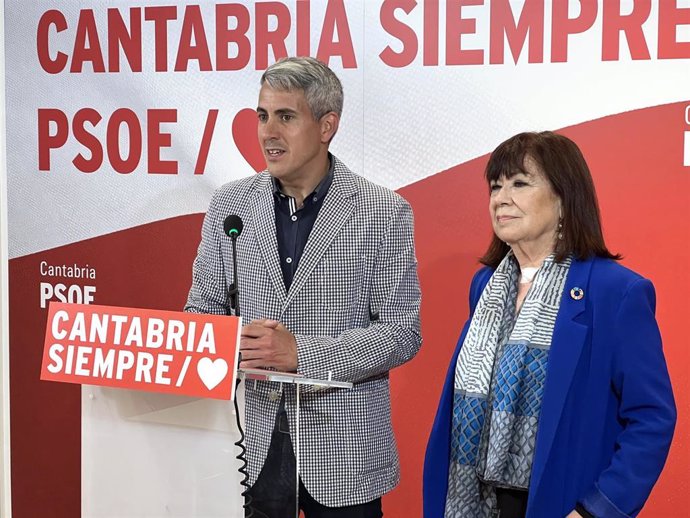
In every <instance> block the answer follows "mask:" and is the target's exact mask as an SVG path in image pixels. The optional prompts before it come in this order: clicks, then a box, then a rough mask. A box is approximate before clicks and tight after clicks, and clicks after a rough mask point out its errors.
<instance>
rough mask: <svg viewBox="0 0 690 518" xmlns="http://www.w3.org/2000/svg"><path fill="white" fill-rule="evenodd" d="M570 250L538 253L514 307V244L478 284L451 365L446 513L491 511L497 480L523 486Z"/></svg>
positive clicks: (463, 517)
mask: <svg viewBox="0 0 690 518" xmlns="http://www.w3.org/2000/svg"><path fill="white" fill-rule="evenodd" d="M570 263H571V258H570V257H569V258H567V259H566V260H565V261H563V262H561V263H557V262H555V261H554V257H553V256H549V257H548V258H546V259H545V260H544V263H543V264H542V266H541V268H540V269H539V272H538V273H537V275H536V277H535V279H534V281H533V283H532V286H531V288H530V290H529V292H528V293H527V296H526V297H525V299H524V302H523V304H522V307H521V309H520V312H519V313H518V314H517V315H516V314H515V307H516V301H517V287H518V277H519V275H520V269H519V266H518V264H517V260H516V259H515V257H514V256H513V254H512V252H510V253H508V255H506V257H505V258H504V259H503V261H501V264H500V265H499V266H498V268H497V269H496V271H495V272H494V274H493V275H492V277H491V279H490V280H489V283H488V284H487V285H486V288H484V291H483V292H482V295H481V297H480V299H479V302H478V304H477V307H476V309H475V312H474V316H473V317H472V321H471V322H470V327H469V329H468V331H467V335H466V336H465V341H464V342H463V345H462V348H461V350H460V354H459V355H458V361H457V365H456V369H455V391H454V399H453V420H452V430H451V462H450V469H449V473H448V494H447V496H446V512H445V518H489V517H490V516H492V512H493V511H495V508H496V496H495V490H494V488H495V487H503V488H511V489H527V488H528V486H529V478H530V474H531V472H532V460H533V457H534V447H535V442H536V435H537V422H538V418H539V411H540V410H541V402H542V396H543V393H544V383H545V381H546V368H547V364H548V357H549V348H550V346H551V337H552V335H553V328H554V324H555V322H556V315H557V313H558V309H559V307H560V300H561V295H562V293H563V287H564V286H565V279H566V276H567V274H568V270H569V268H570Z"/></svg>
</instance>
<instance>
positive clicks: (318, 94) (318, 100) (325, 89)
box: [261, 57, 343, 120]
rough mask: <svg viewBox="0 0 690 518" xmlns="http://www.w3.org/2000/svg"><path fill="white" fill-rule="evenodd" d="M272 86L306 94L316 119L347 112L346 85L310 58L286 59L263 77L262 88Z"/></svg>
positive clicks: (269, 68)
mask: <svg viewBox="0 0 690 518" xmlns="http://www.w3.org/2000/svg"><path fill="white" fill-rule="evenodd" d="M264 84H268V86H270V87H271V88H273V89H275V90H281V91H288V92H290V91H292V90H302V91H304V97H305V98H306V100H307V104H308V105H309V108H310V109H311V114H312V115H313V116H314V119H316V120H319V119H320V118H321V117H323V116H324V115H326V114H327V113H328V112H335V113H337V114H338V116H340V115H341V114H342V112H343V85H342V84H341V83H340V79H338V76H336V75H335V74H334V73H333V71H332V70H331V69H330V68H328V67H327V66H326V65H324V64H323V63H321V61H319V60H317V59H314V58H309V57H300V58H283V59H281V60H280V61H277V62H276V63H274V64H273V65H271V66H270V67H268V68H267V69H266V71H265V72H264V73H263V75H262V76H261V86H263V85H264Z"/></svg>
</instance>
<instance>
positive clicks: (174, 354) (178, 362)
mask: <svg viewBox="0 0 690 518" xmlns="http://www.w3.org/2000/svg"><path fill="white" fill-rule="evenodd" d="M240 329H241V319H240V318H237V317H230V316H219V315H200V314H195V313H184V312H179V311H160V310H150V309H136V308H121V307H112V306H98V305H83V304H65V303H61V302H51V303H50V307H49V308H48V322H47V324H46V337H45V344H44V348H43V363H42V366H41V379H42V380H49V381H61V382H66V383H79V384H85V385H103V386H107V387H115V388H126V389H134V390H146V391H152V392H166V393H171V394H178V395H185V396H192V397H203V398H214V399H233V398H234V397H235V383H234V380H235V377H236V376H237V363H238V355H239V337H240Z"/></svg>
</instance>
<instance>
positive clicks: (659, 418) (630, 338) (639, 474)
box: [581, 278, 676, 518]
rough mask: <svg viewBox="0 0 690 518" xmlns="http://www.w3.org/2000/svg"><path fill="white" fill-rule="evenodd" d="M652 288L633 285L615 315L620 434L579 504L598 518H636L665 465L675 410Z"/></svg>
mask: <svg viewBox="0 0 690 518" xmlns="http://www.w3.org/2000/svg"><path fill="white" fill-rule="evenodd" d="M654 309H655V295H654V287H653V286H652V283H651V282H649V281H648V280H646V279H643V278H638V279H636V280H635V281H633V282H632V283H631V284H630V286H629V288H628V290H627V293H626V294H625V296H624V297H623V299H622V301H621V304H620V307H619V309H618V312H617V315H616V317H615V321H614V323H613V325H614V327H613V331H614V333H615V334H614V336H615V340H616V343H615V344H614V347H615V353H614V354H615V357H614V367H613V373H612V375H613V379H612V382H613V390H615V391H616V393H617V394H618V397H619V401H620V403H619V409H618V417H619V419H620V420H621V422H622V423H624V425H623V431H622V432H621V433H620V434H619V436H618V438H617V448H616V453H615V454H614V456H613V458H612V460H611V463H610V465H609V466H608V467H607V468H606V469H605V470H604V471H603V472H602V473H601V475H600V476H599V478H598V480H597V481H596V482H595V484H594V485H593V487H591V488H590V490H589V491H588V492H587V494H586V495H585V497H584V498H583V499H582V501H581V503H582V505H583V506H584V507H585V509H587V510H588V511H589V512H591V513H592V514H593V515H594V516H596V517H597V518H627V517H629V516H636V515H637V513H638V512H639V511H640V509H641V508H642V506H643V505H644V502H645V501H646V499H647V497H648V496H649V494H650V492H651V490H652V487H653V486H654V483H655V482H656V480H657V478H658V477H659V475H660V473H661V470H662V468H663V466H664V463H665V461H666V456H667V455H668V450H669V447H670V444H671V439H672V437H673V430H674V427H675V422H676V408H675V403H674V399H673V392H672V389H671V382H670V379H669V375H668V370H667V368H666V361H665V359H664V354H663V352H662V347H661V336H660V334H659V329H658V327H657V323H656V319H655V317H654Z"/></svg>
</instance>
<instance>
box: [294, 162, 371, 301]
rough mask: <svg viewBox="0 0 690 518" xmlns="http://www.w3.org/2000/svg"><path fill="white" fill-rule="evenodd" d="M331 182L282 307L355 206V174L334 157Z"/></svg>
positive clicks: (299, 286)
mask: <svg viewBox="0 0 690 518" xmlns="http://www.w3.org/2000/svg"><path fill="white" fill-rule="evenodd" d="M334 160H336V163H335V170H334V176H333V183H332V184H331V187H330V188H329V190H328V193H327V194H326V199H325V200H324V201H323V205H322V206H321V209H320V210H319V214H318V216H317V217H316V221H315V222H314V227H313V228H312V230H311V233H310V234H309V239H308V241H307V245H306V246H305V247H304V252H303V254H302V258H301V259H300V262H299V265H298V266H297V271H296V272H295V277H294V279H293V280H292V285H291V286H290V291H289V292H288V294H287V299H286V300H285V304H284V306H283V307H287V305H288V304H290V303H291V302H292V300H293V299H294V298H295V296H296V295H297V293H299V291H300V290H301V289H302V288H303V287H304V285H305V284H306V282H307V280H308V279H309V276H310V275H311V273H312V272H313V271H314V268H316V266H317V265H318V264H319V261H320V260H321V258H322V257H323V254H324V253H325V252H326V250H328V247H329V246H330V245H331V243H332V242H333V240H334V239H335V238H336V236H337V235H338V233H339V232H340V231H341V229H342V228H343V227H344V226H345V224H346V223H347V221H348V220H349V219H350V216H351V215H352V212H353V211H354V209H355V200H354V195H355V194H356V193H357V186H356V184H355V176H354V173H352V172H351V171H350V170H348V169H347V168H346V167H345V166H344V165H343V164H342V163H341V162H340V161H339V160H338V159H337V158H335V157H334Z"/></svg>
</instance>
